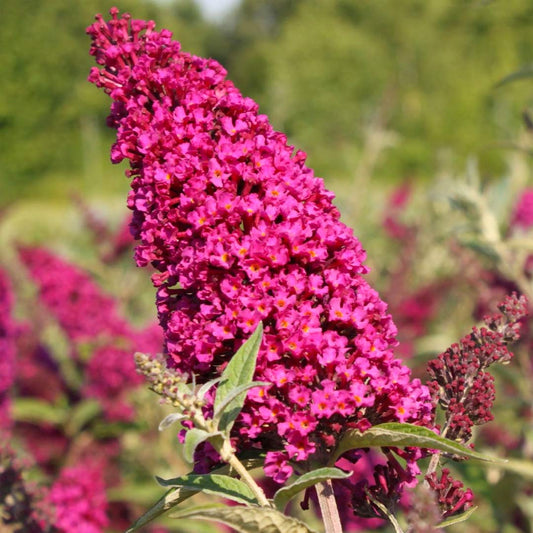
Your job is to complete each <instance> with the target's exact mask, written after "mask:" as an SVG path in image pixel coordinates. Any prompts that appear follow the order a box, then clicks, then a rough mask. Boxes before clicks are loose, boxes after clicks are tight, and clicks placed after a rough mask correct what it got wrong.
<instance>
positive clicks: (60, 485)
mask: <svg viewBox="0 0 533 533" xmlns="http://www.w3.org/2000/svg"><path fill="white" fill-rule="evenodd" d="M101 466H102V465H92V466H91V465H87V464H84V465H83V466H72V467H68V468H65V469H63V470H62V471H61V473H60V475H59V477H58V478H57V479H56V481H55V482H54V484H53V485H52V487H51V489H50V491H49V493H48V494H47V496H46V499H45V504H46V506H49V507H50V508H52V509H54V513H55V518H54V520H53V524H54V531H57V532H58V533H72V532H74V531H76V532H79V533H101V532H102V531H103V530H104V528H105V527H106V526H107V525H108V524H109V520H108V518H107V515H106V509H107V497H106V493H105V484H104V480H103V478H102V473H101V472H102V468H101Z"/></svg>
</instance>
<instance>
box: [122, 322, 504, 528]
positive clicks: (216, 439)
mask: <svg viewBox="0 0 533 533" xmlns="http://www.w3.org/2000/svg"><path fill="white" fill-rule="evenodd" d="M262 333H263V328H262V324H261V323H260V324H259V326H258V327H257V329H256V330H255V332H254V333H253V334H252V335H251V337H250V338H249V339H248V340H247V341H246V342H245V343H244V344H243V345H242V346H241V348H240V349H239V350H238V351H237V353H236V354H235V356H234V357H233V358H232V359H231V361H230V362H229V364H228V365H227V367H226V368H225V370H224V372H223V373H222V375H221V377H219V378H216V379H213V380H211V381H209V382H207V383H205V384H203V385H201V386H199V387H196V386H195V384H194V379H193V381H192V383H187V377H186V376H183V375H180V374H179V373H178V372H176V371H175V370H172V369H168V368H166V366H165V362H164V361H163V360H162V359H158V358H153V357H148V356H146V355H144V354H141V353H137V354H136V361H137V367H138V369H139V371H140V372H141V373H143V374H144V375H145V376H146V377H147V378H148V380H149V382H150V383H151V385H150V388H151V389H152V390H153V391H154V392H156V393H157V394H159V395H161V396H162V397H163V398H164V400H165V401H166V402H167V403H169V404H171V405H173V406H174V407H176V408H177V409H178V411H177V412H175V413H172V414H169V415H168V416H167V417H166V418H165V419H164V420H163V421H162V422H161V424H160V425H159V429H160V430H164V429H166V428H168V427H170V426H171V425H173V424H174V423H181V424H183V428H184V431H185V438H184V448H183V453H184V458H185V459H186V460H187V461H188V462H193V458H194V453H195V450H196V448H197V447H198V445H199V444H200V443H202V442H205V441H207V442H209V443H210V444H211V446H213V448H214V449H215V450H216V451H217V452H218V454H219V455H220V458H221V460H222V461H223V462H224V463H226V466H222V467H218V468H216V469H214V470H213V471H211V472H210V473H208V474H196V473H191V474H187V475H184V476H180V477H175V478H171V479H162V478H159V477H156V479H157V481H158V483H159V484H160V485H161V486H163V487H167V488H169V490H168V492H167V493H166V494H165V495H164V496H163V497H162V498H161V499H160V500H159V501H158V502H157V503H156V504H155V505H154V506H153V507H152V508H151V509H150V510H149V511H147V512H146V513H145V514H144V515H143V516H142V517H141V518H140V519H139V520H138V521H137V522H136V523H135V524H134V525H133V526H132V527H131V528H130V529H129V530H128V532H133V531H136V530H137V529H139V528H140V527H142V526H144V525H146V524H147V523H148V522H150V521H152V520H153V519H155V518H157V517H158V516H160V515H162V514H163V513H167V512H168V511H170V510H172V509H174V512H173V513H170V515H169V516H170V518H180V519H182V518H197V519H203V520H212V521H218V522H221V523H223V524H226V525H229V526H231V527H232V528H234V529H236V530H237V531H241V532H245V533H251V532H253V531H263V530H265V528H268V531H272V532H273V533H275V532H279V533H286V532H291V533H292V532H294V533H307V532H312V531H313V530H312V529H311V527H309V526H308V525H306V524H305V523H303V522H301V521H300V520H297V519H296V518H293V517H290V516H288V515H286V514H284V511H285V509H286V507H287V504H288V503H289V501H290V500H292V499H293V498H294V497H296V496H297V495H298V494H300V493H301V492H303V491H305V490H307V489H309V488H310V487H313V486H317V491H316V492H317V498H318V501H319V504H320V509H321V513H322V518H323V521H324V525H325V530H326V532H327V533H339V532H342V528H341V524H340V519H339V515H338V511H337V504H336V501H335V496H334V492H333V487H332V483H331V480H334V479H346V478H348V477H350V475H351V473H350V472H345V471H343V470H341V469H339V468H337V467H335V466H334V465H335V463H336V461H337V460H338V459H339V458H340V457H341V456H343V455H344V454H346V453H347V452H350V451H353V450H357V449H368V448H376V449H381V450H385V452H386V453H390V452H389V450H390V449H391V448H392V449H399V448H405V447H410V448H412V447H416V448H423V449H432V450H435V451H438V452H436V454H435V455H434V457H437V458H440V455H439V452H440V453H443V454H445V455H446V456H447V457H456V458H457V457H462V458H467V457H468V458H474V459H478V460H482V461H490V462H494V461H497V460H496V459H493V458H489V457H487V456H484V455H482V454H479V453H477V452H475V451H474V450H472V449H471V448H469V447H466V446H464V445H463V444H462V443H460V442H457V441H456V440H450V439H447V438H445V435H446V433H447V431H446V429H443V430H442V431H441V435H438V434H436V433H435V431H433V430H431V429H429V428H425V427H421V426H416V425H413V424H407V423H384V424H378V425H376V426H374V427H372V428H369V429H368V430H367V431H365V432H360V431H358V430H352V431H347V432H346V433H345V435H344V438H343V439H342V440H341V441H340V443H339V445H338V447H337V448H336V450H335V452H334V453H333V454H332V456H331V458H330V463H329V466H326V467H322V468H317V469H315V470H311V471H308V472H301V473H300V474H301V475H298V476H295V477H294V478H293V479H291V480H289V482H288V483H286V484H285V485H284V486H282V487H281V488H280V489H279V490H278V491H277V492H276V493H275V494H274V496H273V498H271V499H267V497H266V495H265V493H264V491H263V490H262V488H261V487H260V485H259V484H258V483H257V481H256V480H255V479H254V478H253V477H252V476H251V474H250V470H253V469H256V468H258V467H261V466H263V464H264V454H262V453H260V452H259V453H256V454H255V456H254V455H249V454H248V455H247V454H240V455H238V454H237V453H236V450H235V449H234V447H233V445H232V443H231V428H232V426H233V422H234V421H235V419H236V418H237V416H238V415H239V412H240V410H241V408H242V406H243V405H244V401H245V397H246V394H247V392H248V391H249V390H250V389H253V388H260V387H265V386H267V385H269V384H268V383H265V382H260V381H253V375H254V370H255V364H256V360H257V354H258V351H259V347H260V345H261V340H262ZM214 389H216V390H215V395H214V396H215V397H214V402H213V407H212V409H206V407H207V403H206V401H205V396H206V395H207V394H209V391H212V390H214ZM446 427H448V426H446ZM430 486H431V488H432V489H434V490H435V491H436V490H437V489H438V487H437V484H436V483H430ZM450 487H451V485H450V486H447V489H448V491H449V489H450ZM199 492H203V493H206V494H209V495H216V496H219V497H221V498H224V499H227V500H231V501H232V502H234V503H237V504H239V505H237V506H234V505H232V506H224V505H210V506H203V507H192V508H189V507H187V508H185V509H184V510H181V511H177V512H176V509H175V508H176V507H177V506H179V504H181V503H182V502H184V501H185V500H187V499H188V498H190V497H192V496H194V495H195V494H197V493H199ZM366 495H367V497H368V500H369V502H370V503H371V504H372V505H373V506H374V507H375V509H376V510H377V511H378V513H377V515H378V516H381V517H383V518H386V519H388V520H389V521H390V523H391V524H392V525H393V527H394V529H395V531H396V532H398V533H399V532H402V531H403V530H402V526H401V525H400V522H399V520H398V518H397V517H396V516H395V509H392V508H389V507H387V504H386V503H385V502H383V501H381V500H380V498H379V495H377V494H373V493H372V492H371V491H370V490H368V491H367V492H366ZM471 512H472V510H470V511H468V510H467V512H465V513H463V514H460V515H459V516H457V515H455V516H452V517H451V518H449V519H447V520H445V521H442V522H441V523H440V524H438V526H439V527H445V526H447V525H450V524H453V523H457V522H460V521H462V520H465V519H466V518H468V516H469V515H470V514H471ZM444 515H446V513H445V512H444Z"/></svg>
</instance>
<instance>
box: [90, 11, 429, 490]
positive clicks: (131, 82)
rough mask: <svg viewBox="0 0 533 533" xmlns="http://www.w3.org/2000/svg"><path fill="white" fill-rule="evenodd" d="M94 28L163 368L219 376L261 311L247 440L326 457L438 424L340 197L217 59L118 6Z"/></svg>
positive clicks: (277, 474) (278, 463) (242, 425)
mask: <svg viewBox="0 0 533 533" xmlns="http://www.w3.org/2000/svg"><path fill="white" fill-rule="evenodd" d="M110 13H111V20H109V21H108V22H106V21H105V20H104V19H103V18H102V17H101V16H97V17H96V22H95V23H94V24H93V25H92V26H90V27H89V28H88V33H89V35H90V36H91V38H92V46H91V52H90V53H91V54H92V55H93V56H94V57H95V59H96V61H97V63H98V64H99V65H100V67H99V68H97V67H94V68H93V69H92V70H91V73H90V76H89V80H90V81H91V82H92V83H94V84H95V85H96V86H98V87H100V88H102V89H104V91H105V92H106V93H107V94H108V95H109V96H110V97H111V99H112V100H113V104H112V107H111V114H110V116H109V118H108V124H109V126H111V127H113V128H115V129H116V130H117V141H116V143H115V144H114V145H113V148H112V150H111V159H112V161H113V162H114V163H119V162H120V161H122V160H123V159H128V160H129V162H130V170H128V171H127V175H128V176H129V177H130V178H131V191H130V194H129V198H128V206H129V208H130V209H131V210H132V211H133V222H132V230H133V233H134V236H135V238H136V239H137V240H138V241H140V242H139V244H138V245H137V248H136V252H135V258H136V262H137V264H138V265H139V266H144V265H148V264H151V265H153V267H154V268H155V269H156V270H157V273H156V274H154V275H153V277H152V280H153V283H154V285H155V287H157V310H158V315H159V321H160V324H161V326H162V327H163V330H164V334H165V346H166V352H167V354H168V363H169V365H170V366H173V367H176V368H178V369H179V370H180V371H182V372H184V373H189V374H190V373H194V374H196V376H197V382H202V381H206V380H208V379H211V378H213V377H215V376H217V375H219V374H220V373H221V371H222V370H223V368H224V367H225V365H226V364H227V362H228V360H229V358H230V357H231V356H232V355H233V354H234V353H235V351H236V350H237V349H238V348H239V346H241V345H242V343H243V342H244V341H245V340H246V339H247V338H248V337H249V336H250V334H251V333H252V332H253V331H254V329H255V327H256V326H257V324H258V323H259V322H260V321H262V322H263V325H264V337H263V344H262V346H261V349H260V353H259V356H258V364H257V369H256V376H255V379H257V380H261V381H267V382H270V383H271V385H270V386H269V387H266V388H264V389H254V390H252V391H250V393H249V395H248V398H247V400H246V404H245V406H244V409H243V411H242V413H241V415H240V416H239V418H238V420H237V421H236V424H235V426H234V428H233V432H232V435H233V436H234V441H235V445H236V446H237V448H238V449H244V448H245V447H250V446H252V447H253V446H255V447H258V448H262V449H264V450H268V456H267V460H266V468H265V470H266V472H267V473H268V474H269V475H270V476H272V477H273V478H274V479H275V480H277V481H280V482H283V481H284V480H286V479H287V477H288V476H289V475H290V474H291V472H292V467H291V466H290V465H289V460H292V461H296V462H304V461H307V460H308V459H310V458H313V459H314V460H317V461H318V462H319V463H324V462H326V460H327V457H328V455H329V453H330V452H331V450H332V449H333V448H334V447H335V445H336V443H337V442H338V440H339V438H340V437H341V436H342V433H343V431H344V430H345V429H346V428H350V427H352V428H353V427H357V428H359V429H361V430H364V429H366V428H368V427H370V426H371V425H373V424H376V423H380V422H386V421H402V422H413V423H419V424H424V423H429V421H430V420H431V412H432V407H431V401H430V395H429V392H428V389H427V388H426V387H425V386H423V385H421V383H420V381H419V380H417V379H411V377H410V372H409V370H408V369H407V368H406V367H405V366H403V365H402V363H401V362H400V361H399V360H397V359H395V358H394V356H393V353H392V347H393V346H394V345H395V344H396V341H395V335H396V328H395V326H394V323H393V321H392V319H391V317H390V315H389V314H388V313H387V306H386V304H385V303H383V302H382V301H381V300H380V298H379V296H378V294H377V292H376V291H375V290H374V289H373V288H372V287H370V285H369V284H368V283H367V281H366V280H365V278H364V275H365V274H366V273H367V272H368V268H367V267H366V266H365V265H364V261H365V252H364V250H363V248H362V246H361V244H360V242H359V241H358V240H357V238H356V237H355V236H354V235H353V232H352V230H351V229H349V228H348V227H346V226H345V225H344V224H343V223H341V222H340V220H339V216H340V215H339V212H338V210H337V209H336V208H335V207H334V205H333V203H332V200H333V198H334V195H333V194H332V193H331V192H329V191H327V190H326V189H325V187H324V183H323V181H322V179H319V178H317V177H315V176H314V174H313V171H312V170H311V169H310V168H308V167H307V166H306V164H305V159H306V155H305V154H304V153H303V152H301V151H295V150H294V148H293V147H292V146H290V145H288V144H287V138H286V137H285V135H283V134H282V133H279V132H277V131H275V130H274V129H273V128H272V126H271V125H270V124H269V122H268V118H267V117H266V116H265V115H262V114H259V113H258V106H257V104H256V103H255V102H253V101H252V100H251V99H250V98H246V97H244V96H242V95H241V94H240V92H239V91H238V90H237V89H236V88H235V86H234V85H233V83H232V82H231V81H228V80H227V79H226V71H225V70H224V69H223V68H222V67H221V65H219V64H218V63H217V62H216V61H214V60H212V59H202V58H199V57H195V56H193V55H190V54H188V53H185V52H182V51H181V48H180V44H179V43H178V42H176V41H174V40H172V34H171V33H170V32H169V31H167V30H161V31H160V32H157V31H154V23H153V22H145V21H141V20H134V19H131V18H130V16H129V15H127V14H126V15H122V16H121V17H120V16H119V14H118V10H117V9H115V8H114V9H112V10H111V11H110Z"/></svg>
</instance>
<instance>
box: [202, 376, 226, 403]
mask: <svg viewBox="0 0 533 533" xmlns="http://www.w3.org/2000/svg"><path fill="white" fill-rule="evenodd" d="M221 379H222V376H220V377H218V378H215V379H210V380H209V381H208V382H207V383H204V384H203V385H202V386H201V387H200V388H199V389H198V392H197V393H196V396H197V397H198V399H200V400H203V399H204V396H205V395H206V393H207V391H208V390H209V389H210V388H211V387H212V386H213V385H216V384H217V383H218V382H219V381H220V380H221Z"/></svg>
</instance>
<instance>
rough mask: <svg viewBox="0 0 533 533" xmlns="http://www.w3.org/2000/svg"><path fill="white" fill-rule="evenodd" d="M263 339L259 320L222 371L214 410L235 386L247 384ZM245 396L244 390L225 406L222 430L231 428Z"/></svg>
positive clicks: (221, 421)
mask: <svg viewBox="0 0 533 533" xmlns="http://www.w3.org/2000/svg"><path fill="white" fill-rule="evenodd" d="M262 339H263V324H262V323H261V322H259V324H258V325H257V328H256V329H255V331H254V332H253V333H252V335H251V336H250V338H249V339H248V340H247V341H246V342H245V343H244V344H243V345H242V346H241V347H240V348H239V349H238V350H237V353H236V354H235V355H234V356H233V357H232V358H231V360H230V362H229V363H228V366H227V367H226V368H225V369H224V372H223V373H222V379H221V381H220V384H219V386H218V388H217V393H216V396H215V402H214V406H213V407H214V409H215V411H216V410H217V409H218V408H219V406H220V405H222V403H223V402H225V400H226V397H227V396H228V395H229V394H230V393H231V392H232V391H233V390H234V389H235V388H236V387H239V386H242V385H247V384H248V383H250V382H251V381H252V378H253V375H254V372H255V365H256V361H257V354H258V352H259V348H260V346H261V341H262ZM245 398H246V391H244V392H242V393H241V394H239V395H238V396H237V397H235V398H234V399H233V400H232V401H231V402H230V403H229V404H228V405H227V406H226V408H225V410H224V414H223V415H222V417H221V419H220V426H219V427H221V428H224V431H226V432H228V433H229V431H230V430H231V427H232V425H233V422H234V421H235V419H236V418H237V416H238V414H239V413H240V411H241V409H242V406H243V405H244V400H245Z"/></svg>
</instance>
